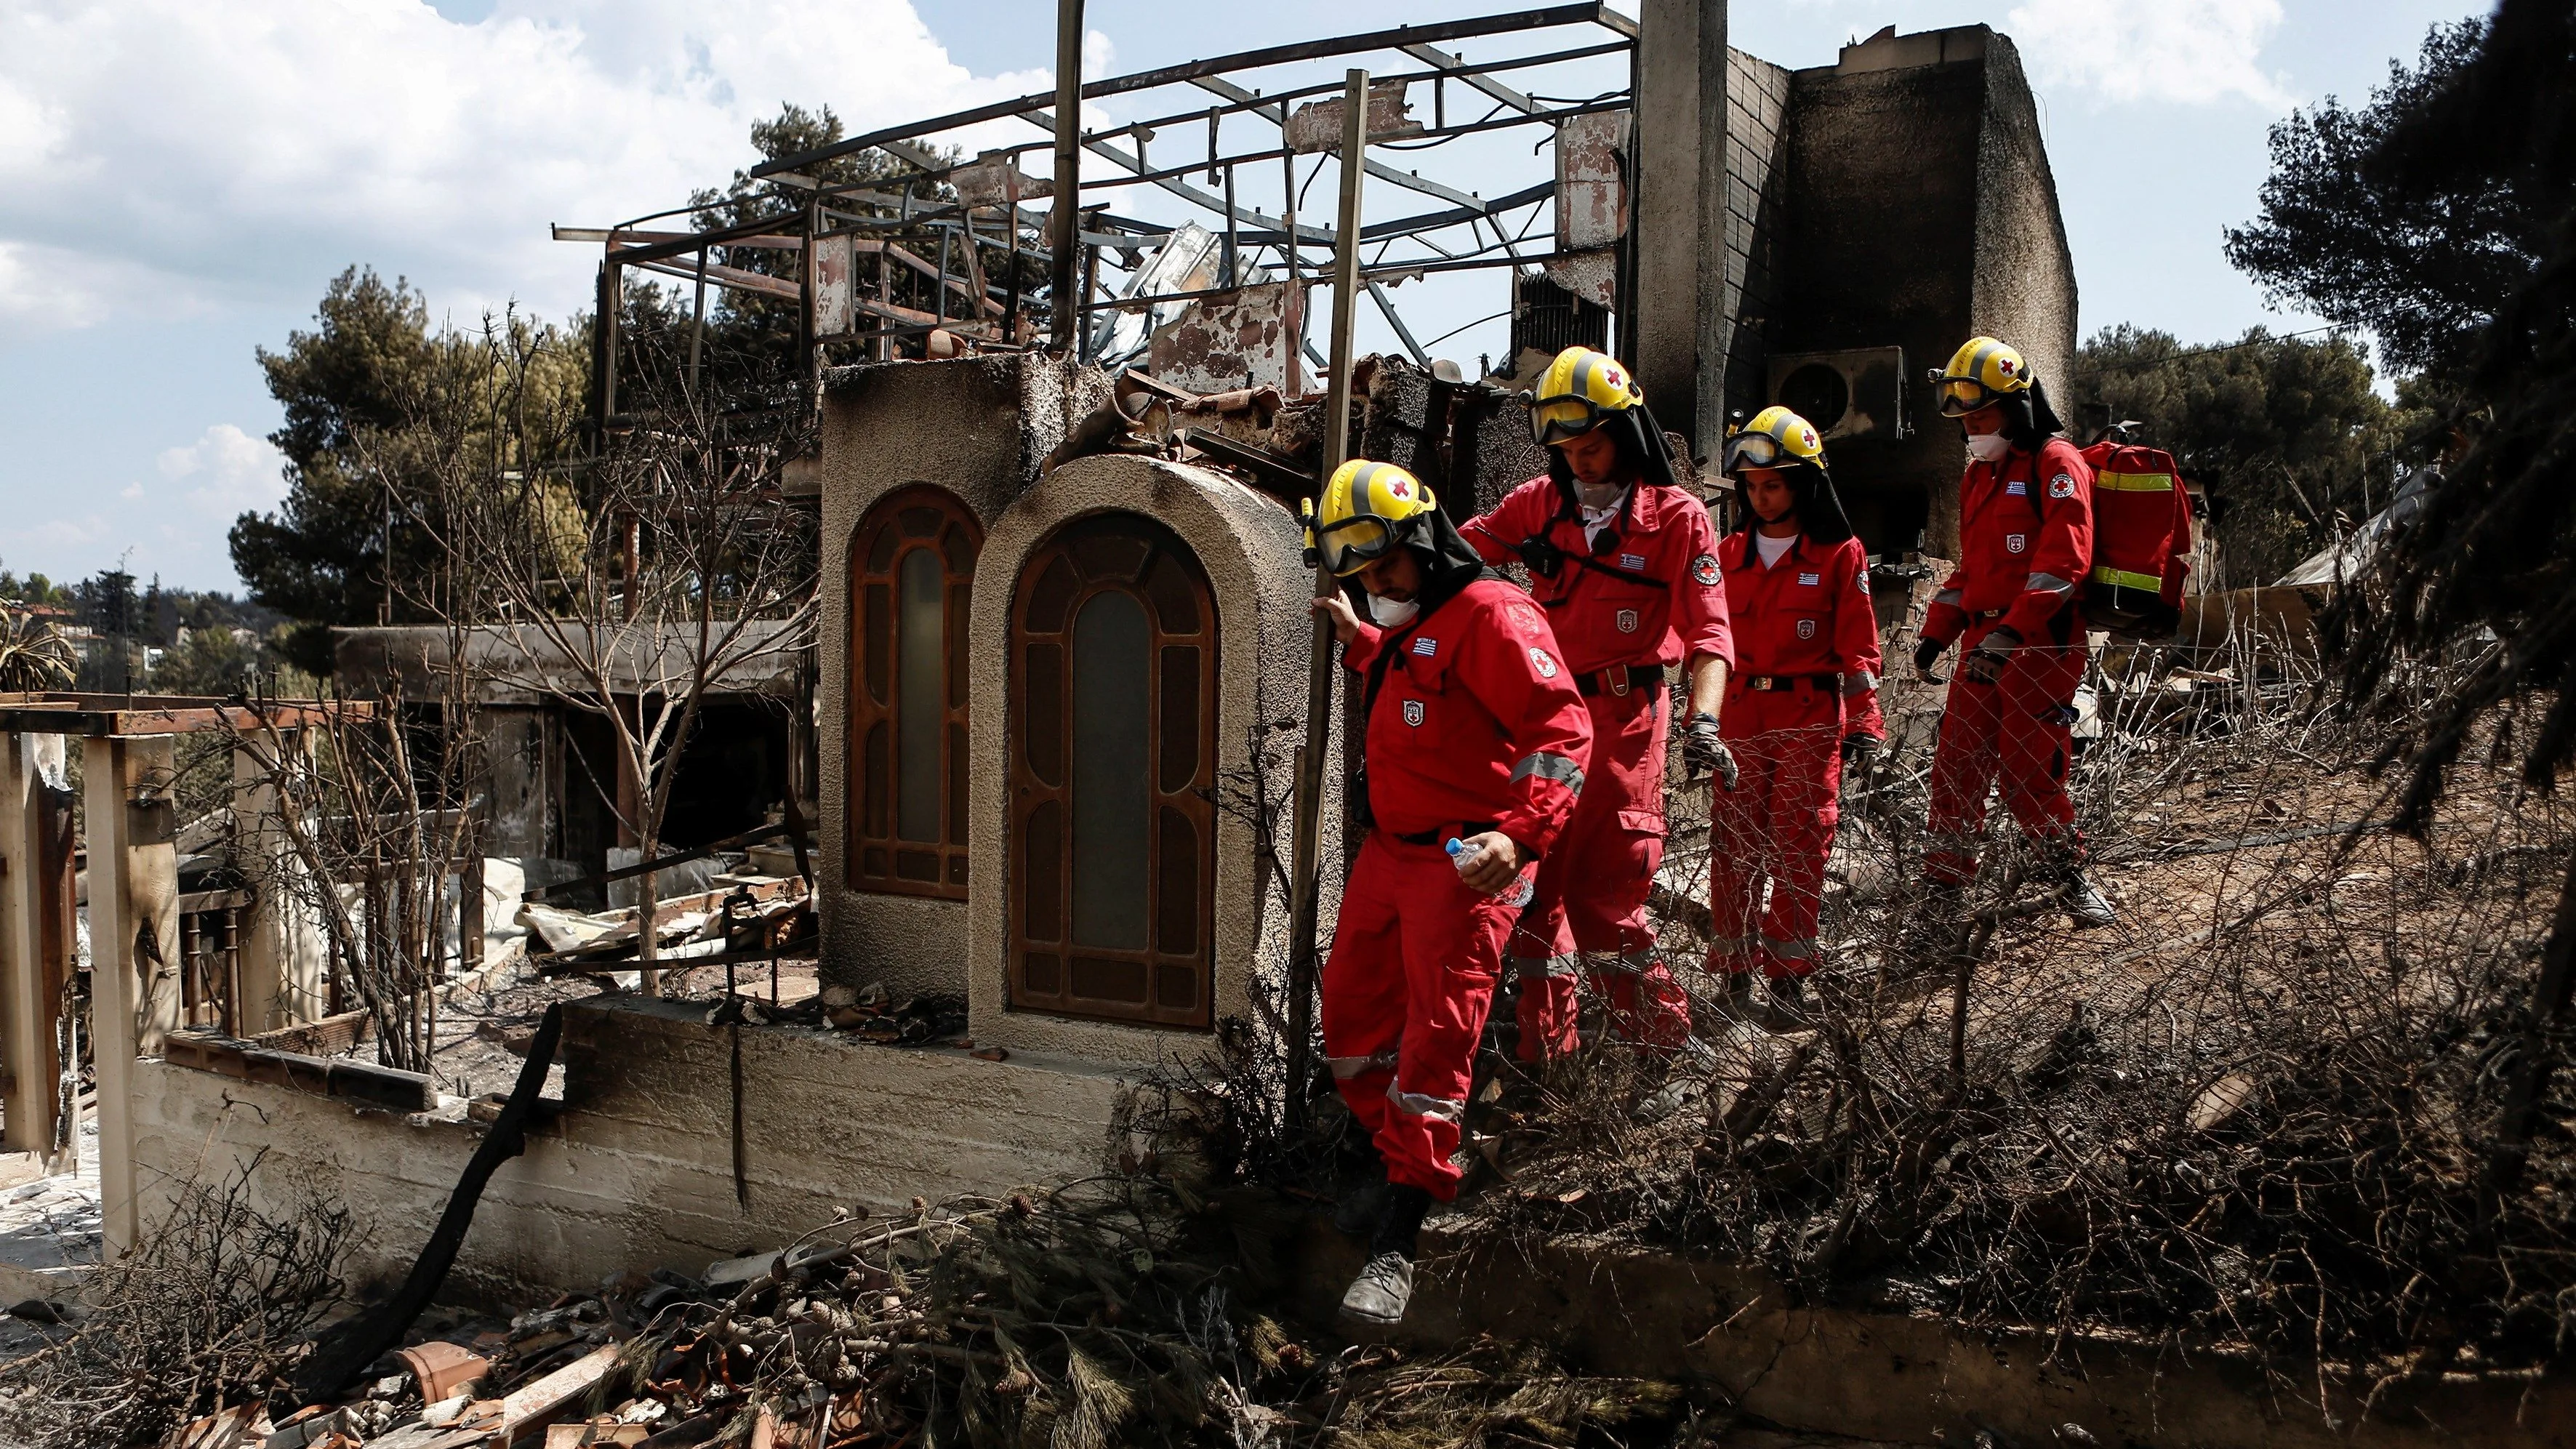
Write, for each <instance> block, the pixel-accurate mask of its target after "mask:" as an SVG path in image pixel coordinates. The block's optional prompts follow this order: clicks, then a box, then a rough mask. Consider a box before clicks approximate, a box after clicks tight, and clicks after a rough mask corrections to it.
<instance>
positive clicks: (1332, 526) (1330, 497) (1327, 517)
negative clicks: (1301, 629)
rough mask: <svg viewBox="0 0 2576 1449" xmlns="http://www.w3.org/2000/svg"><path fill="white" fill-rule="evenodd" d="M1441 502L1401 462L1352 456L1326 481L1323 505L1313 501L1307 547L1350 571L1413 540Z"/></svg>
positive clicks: (1331, 564) (1340, 570) (1345, 573)
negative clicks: (1424, 519) (1405, 469)
mask: <svg viewBox="0 0 2576 1449" xmlns="http://www.w3.org/2000/svg"><path fill="white" fill-rule="evenodd" d="M1438 506H1439V504H1438V501H1437V500H1435V499H1434V498H1432V496H1431V490H1430V489H1429V488H1426V487H1424V486H1423V484H1422V480H1421V479H1419V478H1416V477H1414V476H1413V475H1412V474H1410V473H1407V472H1406V471H1404V470H1403V469H1402V468H1399V467H1397V466H1395V465H1394V464H1393V463H1372V462H1370V461H1369V460H1368V459H1366V458H1353V459H1352V460H1350V461H1349V462H1347V463H1344V464H1343V465H1342V466H1341V467H1339V468H1336V469H1334V470H1333V476H1332V477H1331V478H1330V479H1327V480H1326V481H1325V483H1324V497H1323V502H1322V503H1321V505H1320V506H1316V505H1309V510H1308V513H1307V517H1306V547H1307V548H1308V549H1309V550H1311V551H1314V552H1315V553H1317V554H1318V556H1320V557H1321V558H1322V560H1323V564H1324V567H1326V568H1328V569H1330V570H1332V571H1333V572H1334V573H1335V574H1338V575H1342V576H1345V577H1347V576H1349V575H1351V574H1355V573H1358V572H1359V571H1360V570H1362V569H1364V568H1367V567H1368V566H1369V565H1370V564H1373V563H1375V562H1377V561H1378V560H1379V559H1382V558H1384V557H1386V556H1387V555H1388V554H1389V553H1392V552H1394V551H1395V548H1396V547H1397V545H1399V544H1405V543H1411V542H1414V541H1415V538H1416V535H1418V534H1419V533H1420V532H1421V524H1420V522H1419V521H1418V520H1420V519H1421V518H1422V517H1423V516H1424V515H1425V514H1428V513H1430V512H1431V511H1432V510H1433V509H1434V508H1437V507H1438Z"/></svg>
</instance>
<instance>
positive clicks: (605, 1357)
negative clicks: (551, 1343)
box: [493, 1343, 623, 1449]
mask: <svg viewBox="0 0 2576 1449" xmlns="http://www.w3.org/2000/svg"><path fill="white" fill-rule="evenodd" d="M622 1349H623V1345H620V1344H614V1343H603V1344H601V1345H600V1346H599V1347H597V1348H595V1349H592V1350H591V1351H590V1352H589V1353H586V1354H584V1355H582V1356H581V1357H580V1358H577V1359H574V1360H573V1361H572V1362H571V1363H568V1364H565V1365H564V1366H563V1367H562V1368H559V1369H556V1370H555V1371H554V1372H553V1373H550V1374H548V1375H546V1376H545V1377H544V1378H541V1379H539V1380H537V1381H536V1382H535V1383H532V1384H529V1385H527V1386H525V1387H523V1388H520V1389H517V1390H514V1391H513V1392H512V1393H511V1394H510V1396H509V1397H508V1398H506V1399H503V1400H502V1401H501V1433H500V1436H499V1438H497V1439H496V1440H494V1441H493V1442H494V1443H495V1444H497V1445H499V1446H500V1449H510V1446H511V1445H513V1444H517V1443H519V1442H521V1441H522V1440H525V1439H528V1438H531V1437H534V1436H535V1435H536V1433H537V1431H539V1430H541V1429H544V1428H545V1427H546V1426H547V1425H549V1424H552V1423H553V1422H554V1421H555V1420H557V1419H560V1418H562V1417H563V1416H564V1415H565V1414H566V1413H569V1412H570V1411H571V1410H572V1409H573V1407H574V1406H575V1405H576V1404H578V1403H579V1402H580V1401H581V1400H582V1399H583V1398H584V1397H585V1396H587V1395H588V1394H589V1393H590V1390H591V1386H592V1385H594V1384H596V1383H598V1382H599V1381H600V1379H601V1378H602V1377H604V1376H606V1374H607V1373H608V1371H609V1369H610V1368H611V1367H613V1366H614V1365H615V1364H616V1362H617V1355H618V1354H619V1353H620V1352H621V1351H622Z"/></svg>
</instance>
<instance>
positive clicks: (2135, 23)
mask: <svg viewBox="0 0 2576 1449" xmlns="http://www.w3.org/2000/svg"><path fill="white" fill-rule="evenodd" d="M2003 28H2004V29H2005V30H2006V31H2007V32H2008V33H2010V34H2011V35H2012V37H2013V39H2014V40H2015V41H2016V42H2017V43H2018V44H2019V45H2020V46H2021V48H2022V51H2023V53H2024V54H2026V55H2028V56H2029V57H2030V58H2031V68H2032V70H2033V71H2035V72H2036V73H2037V75H2038V78H2039V79H2040V80H2041V81H2043V82H2045V83H2048V84H2050V85H2052V86H2055V87H2058V88H2059V89H2056V90H2053V91H2052V92H2051V95H2052V97H2053V98H2062V97H2065V96H2066V95H2067V91H2068V90H2069V89H2072V90H2074V91H2076V92H2079V93H2081V94H2085V95H2090V96H2093V97H2095V98H2097V99H2099V100H2104V101H2165V102H2171V103H2175V104H2180V105H2207V104H2210V103H2212V102H2216V101H2223V100H2228V99H2231V98H2241V99H2244V100H2248V101H2252V102H2253V103H2255V104H2256V105H2258V106H2261V107H2264V108H2265V109H2267V110H2274V111H2280V110H2287V109H2289V108H2290V107H2291V106H2293V105H2295V104H2297V100H2296V98H2295V97H2293V96H2292V95H2291V94H2290V93H2289V92H2288V91H2287V90H2285V89H2284V88H2283V87H2282V85H2281V83H2280V81H2279V80H2278V79H2277V78H2275V77H2274V76H2273V75H2271V74H2270V73H2268V72H2266V71H2265V70H2264V69H2263V67H2262V66H2261V64H2260V63H2259V59H2258V57H2259V56H2260V54H2261V52H2262V49H2263V47H2264V45H2265V44H2266V43H2267V42H2269V41H2270V40H2271V38H2272V36H2273V34H2274V33H2275V32H2277V31H2278V30H2279V29H2280V28H2281V4H2280V0H2026V3H2024V4H2022V5H2020V6H2018V7H2016V8H2015V9H2014V10H2013V12H2012V14H2011V16H2010V17H2009V18H2008V19H2007V20H2006V22H2005V24H2004V27H2003Z"/></svg>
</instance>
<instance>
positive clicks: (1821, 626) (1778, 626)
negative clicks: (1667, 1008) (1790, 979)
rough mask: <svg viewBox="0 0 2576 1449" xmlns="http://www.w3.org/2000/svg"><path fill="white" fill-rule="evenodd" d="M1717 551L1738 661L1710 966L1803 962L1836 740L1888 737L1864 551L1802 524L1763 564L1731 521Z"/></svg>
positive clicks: (1800, 972)
mask: <svg viewBox="0 0 2576 1449" xmlns="http://www.w3.org/2000/svg"><path fill="white" fill-rule="evenodd" d="M1717 557H1718V562H1719V564H1720V565H1721V566H1722V567H1723V568H1724V569H1725V571H1726V602H1727V607H1728V609H1729V610H1730V611H1731V612H1732V614H1733V616H1734V619H1735V648H1736V654H1737V657H1738V659H1739V661H1740V672H1739V673H1737V674H1735V675H1733V676H1731V677H1730V678H1729V679H1728V680H1727V681H1726V710H1725V712H1724V713H1723V714H1722V715H1720V716H1719V717H1718V731H1719V733H1720V735H1721V736H1722V737H1723V738H1724V739H1725V740H1726V743H1727V748H1728V749H1730V750H1732V751H1734V753H1735V764H1736V768H1737V769H1738V770H1739V771H1740V772H1741V775H1740V778H1738V780H1737V781H1736V785H1735V788H1734V789H1733V790H1732V791H1727V790H1718V791H1714V792H1712V796H1711V801H1712V803H1711V806H1710V810H1709V852H1708V853H1709V893H1708V905H1709V917H1710V930H1709V934H1710V936H1711V942H1710V946H1709V954H1708V969H1709V971H1710V973H1711V974H1716V973H1719V972H1726V973H1739V972H1746V971H1751V970H1752V969H1753V968H1754V967H1756V966H1757V965H1758V966H1759V967H1761V968H1762V972H1763V974H1764V975H1766V976H1804V975H1806V974H1807V973H1808V972H1810V971H1813V970H1814V969H1815V968H1816V912H1817V908H1818V907H1819V906H1820V905H1822V904H1823V901H1824V884H1825V857H1826V856H1827V855H1828V854H1829V853H1830V852H1831V851H1832V850H1833V845H1834V825H1835V823H1836V822H1837V821H1838V820H1840V819H1841V818H1842V799H1841V786H1842V773H1843V762H1842V742H1843V740H1844V738H1845V737H1847V736H1850V735H1855V734H1865V735H1869V736H1871V737H1872V738H1875V739H1885V738H1886V737H1887V727H1886V726H1885V725H1884V724H1882V723H1881V722H1880V720H1879V714H1878V671H1879V662H1878V617H1877V615H1876V614H1875V613H1874V612H1873V611H1872V610H1871V608H1870V602H1869V551H1868V550H1867V549H1866V548H1864V547H1862V545H1861V541H1860V540H1859V539H1857V538H1847V539H1844V540H1843V541H1842V542H1840V543H1831V544H1820V543H1816V542H1813V541H1811V540H1809V539H1808V538H1807V537H1806V536H1805V535H1803V534H1801V535H1799V536H1798V537H1797V538H1796V539H1795V540H1793V541H1792V542H1791V543H1790V545H1789V551H1788V552H1787V553H1785V554H1782V555H1781V556H1780V561H1779V562H1777V563H1774V564H1771V565H1768V566H1765V565H1764V564H1763V562H1762V555H1761V553H1760V552H1759V551H1758V550H1757V549H1755V548H1754V546H1753V534H1752V532H1751V531H1750V530H1738V531H1736V532H1734V533H1731V534H1728V535H1727V537H1726V541H1725V542H1724V543H1721V544H1719V545H1718V552H1717ZM1766 876H1767V877H1768V878H1769V880H1770V883H1771V904H1770V905H1769V907H1767V908H1763V907H1762V884H1763V880H1764V878H1765V877H1766ZM1757 914H1758V915H1759V917H1760V922H1761V925H1760V935H1759V936H1758V937H1757V936H1756V934H1755V924H1754V923H1755V918H1756V916H1757Z"/></svg>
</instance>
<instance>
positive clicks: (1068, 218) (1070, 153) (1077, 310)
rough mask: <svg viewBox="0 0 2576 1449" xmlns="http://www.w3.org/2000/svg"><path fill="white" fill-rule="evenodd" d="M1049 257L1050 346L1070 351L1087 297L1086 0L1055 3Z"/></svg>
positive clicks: (1064, 0)
mask: <svg viewBox="0 0 2576 1449" xmlns="http://www.w3.org/2000/svg"><path fill="white" fill-rule="evenodd" d="M1048 222H1049V225H1048V227H1047V247H1048V252H1047V260H1048V262H1049V263H1050V264H1051V265H1052V266H1053V268H1054V270H1055V280H1054V288H1053V296H1054V298H1055V309H1054V312H1053V314H1052V315H1051V316H1050V317H1049V319H1048V322H1047V347H1048V349H1049V350H1050V351H1054V352H1069V351H1071V350H1072V348H1073V345H1074V334H1073V329H1074V327H1075V326H1076V325H1077V324H1079V323H1080V322H1081V320H1082V308H1081V307H1080V306H1079V305H1077V304H1078V303H1079V302H1081V301H1082V300H1083V298H1081V297H1080V296H1079V295H1078V294H1077V293H1076V292H1075V290H1074V289H1075V288H1077V287H1079V286H1080V285H1081V284H1082V283H1081V276H1082V273H1081V270H1080V267H1081V258H1080V257H1079V256H1077V255H1076V254H1075V253H1076V246H1077V238H1078V236H1079V234H1080V229H1081V226H1082V0H1056V3H1055V214H1054V215H1052V216H1051V217H1049V218H1048Z"/></svg>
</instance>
